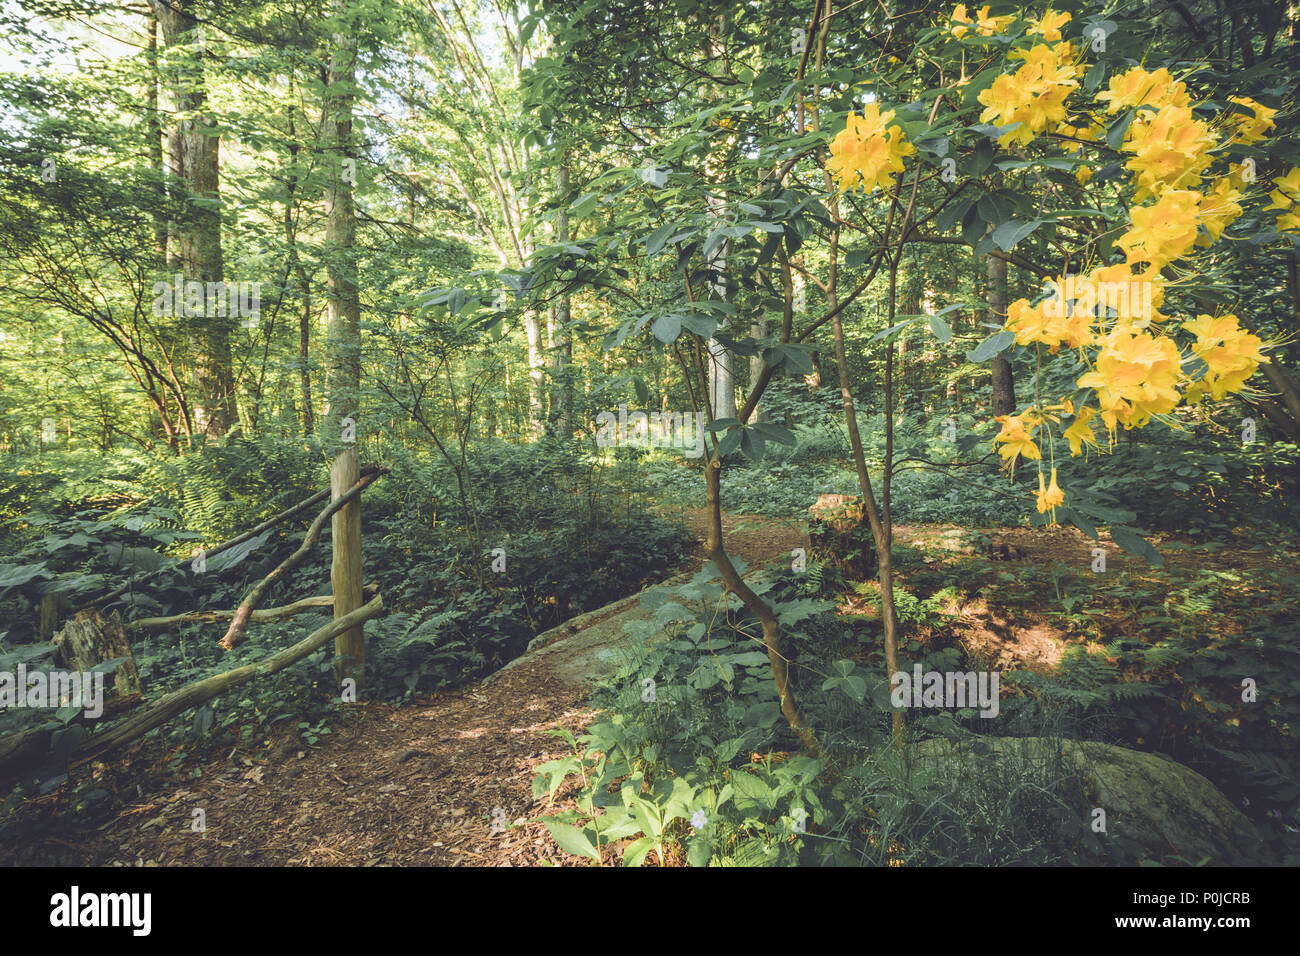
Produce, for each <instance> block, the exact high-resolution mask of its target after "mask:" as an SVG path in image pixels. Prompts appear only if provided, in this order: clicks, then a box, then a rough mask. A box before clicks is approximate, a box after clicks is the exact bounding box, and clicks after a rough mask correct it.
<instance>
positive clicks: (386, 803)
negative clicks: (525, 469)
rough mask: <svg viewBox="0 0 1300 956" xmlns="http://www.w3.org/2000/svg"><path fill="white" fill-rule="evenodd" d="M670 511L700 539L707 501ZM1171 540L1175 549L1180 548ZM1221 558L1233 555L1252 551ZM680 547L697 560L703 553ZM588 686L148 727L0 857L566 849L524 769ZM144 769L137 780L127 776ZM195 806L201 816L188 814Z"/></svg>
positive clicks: (972, 613)
mask: <svg viewBox="0 0 1300 956" xmlns="http://www.w3.org/2000/svg"><path fill="white" fill-rule="evenodd" d="M679 517H680V518H681V520H683V521H684V522H685V523H686V524H687V525H688V526H689V527H690V529H691V531H692V532H693V533H695V535H696V537H697V540H698V539H702V537H703V532H704V530H705V529H704V512H703V509H687V510H685V511H682V512H681V513H680V515H679ZM724 531H725V532H726V541H727V545H728V550H729V551H730V552H731V553H732V554H733V555H739V556H741V557H743V558H744V559H745V560H746V562H748V564H749V566H750V567H756V566H759V565H763V564H766V563H768V562H771V561H774V560H776V559H777V558H788V556H789V555H790V552H791V550H792V549H793V548H798V547H807V546H808V537H807V534H806V532H805V531H804V530H803V529H802V528H801V527H799V526H798V525H797V524H796V523H794V522H786V521H779V520H776V519H772V518H761V517H747V516H739V515H732V516H727V517H726V518H725V521H724ZM895 533H896V541H897V543H898V544H905V545H911V546H913V547H921V546H923V545H924V546H925V549H926V552H927V554H928V555H932V554H934V553H935V552H936V551H937V552H940V553H941V552H942V551H943V550H948V551H953V550H955V548H954V544H955V535H954V530H953V528H952V527H951V526H949V527H944V526H918V527H908V526H898V527H896V528H895ZM993 539H994V541H995V542H996V543H997V547H998V548H999V549H1000V548H1001V545H1002V544H1006V545H1008V548H1007V550H1006V551H1005V552H1004V554H1005V560H1006V562H1007V565H1006V566H1007V567H1008V568H1010V567H1011V566H1012V565H1014V564H1023V563H1031V562H1032V563H1034V564H1036V565H1040V566H1046V565H1048V564H1050V563H1051V562H1052V561H1053V560H1054V559H1059V558H1062V557H1068V558H1069V559H1070V560H1072V561H1074V562H1076V563H1077V560H1078V556H1079V554H1080V549H1081V548H1084V550H1083V552H1082V553H1084V554H1087V553H1088V552H1087V548H1088V547H1091V546H1092V543H1091V542H1089V541H1087V539H1085V538H1083V536H1082V535H1081V534H1080V533H1079V532H1078V531H1076V530H1075V529H1072V528H1071V529H1061V528H1057V529H1052V530H1038V531H1031V530H1030V529H1006V530H1002V531H998V532H996V533H995V534H994V535H993ZM1107 551H1108V552H1109V555H1108V560H1111V561H1114V562H1116V563H1117V564H1121V563H1123V561H1124V558H1122V557H1121V556H1120V553H1119V552H1118V550H1117V549H1116V548H1115V547H1114V545H1108V547H1107ZM1170 557H1171V558H1172V560H1173V561H1174V562H1177V561H1178V560H1180V558H1181V557H1183V556H1182V555H1173V554H1171V555H1170ZM1223 558H1224V559H1225V563H1227V562H1230V565H1229V566H1235V567H1237V568H1241V567H1243V566H1244V565H1243V561H1247V560H1248V554H1243V553H1241V552H1237V553H1234V554H1232V555H1231V557H1230V558H1229V557H1228V555H1227V554H1224V555H1223ZM927 560H935V561H938V560H942V559H941V558H927ZM1256 560H1258V558H1256ZM693 561H694V565H695V567H699V566H700V565H701V564H702V556H701V555H700V554H698V553H697V554H696V555H694V556H693ZM843 610H846V611H853V610H857V611H858V612H859V613H864V612H866V611H865V609H864V608H861V607H859V608H856V609H855V608H853V607H845V608H843ZM953 610H954V611H955V612H956V613H957V615H958V620H959V622H960V624H961V629H962V631H963V634H964V636H963V640H969V641H971V642H973V643H974V644H977V645H982V646H984V647H985V648H986V649H987V650H988V651H990V652H992V656H993V657H995V658H996V659H997V660H998V661H1000V662H1002V663H1003V664H1007V663H1015V664H1016V665H1018V666H1036V665H1037V666H1043V665H1049V666H1050V664H1052V663H1054V662H1055V660H1056V659H1057V658H1058V657H1059V655H1060V652H1061V650H1062V648H1063V646H1064V643H1065V642H1064V640H1063V639H1062V638H1063V635H1062V633H1061V632H1060V631H1059V630H1057V629H1056V628H1055V627H1054V626H1053V625H1052V624H1051V623H1049V621H1048V620H1047V619H1046V618H1044V617H1043V616H1042V615H1040V614H1034V613H1033V612H1021V611H1020V610H1019V609H1017V610H1016V611H1014V612H1008V611H1007V610H1006V609H1004V608H998V607H993V608H990V607H989V606H988V605H987V604H986V603H985V602H984V600H983V599H982V598H981V597H980V596H979V595H978V594H977V595H975V596H974V597H971V598H969V599H963V601H962V602H961V606H960V607H957V608H954V609H953ZM586 696H587V690H586V688H585V687H584V686H582V685H575V684H573V683H569V682H566V681H565V680H564V679H562V678H561V677H560V676H558V675H557V674H556V673H555V672H554V669H553V667H552V665H551V663H550V662H549V661H548V659H547V657H546V656H545V655H542V656H540V657H536V658H533V659H529V658H525V659H522V660H520V661H519V662H517V664H516V665H515V666H513V667H512V668H510V669H509V670H508V671H505V672H503V673H500V674H498V675H496V676H495V678H494V679H492V680H490V681H485V682H481V683H475V684H472V685H469V686H466V687H463V688H460V689H457V690H455V691H450V692H446V693H440V694H436V695H433V696H428V697H424V698H421V699H419V700H417V701H414V702H408V703H406V704H403V705H401V706H396V705H390V704H382V703H368V704H359V705H357V706H355V707H354V708H350V709H349V711H348V712H347V714H346V715H345V716H344V718H343V719H341V720H339V721H338V722H336V724H335V726H334V729H333V732H332V733H331V734H330V735H329V736H327V737H323V738H321V739H320V740H319V741H318V742H317V743H316V744H315V745H308V744H306V743H305V742H303V741H302V740H301V739H300V738H299V737H298V736H297V734H296V732H295V733H293V734H291V735H287V736H284V737H282V738H281V739H279V740H274V741H270V742H264V745H263V746H262V747H260V748H259V749H258V750H257V751H253V750H245V749H243V748H236V750H235V751H233V752H231V753H229V754H222V755H221V756H219V757H217V758H215V759H210V760H208V761H206V762H200V763H196V764H195V765H194V766H186V767H183V768H182V770H181V771H180V772H175V771H173V772H172V773H170V774H167V775H166V776H156V775H154V774H153V773H151V772H143V773H142V772H141V771H144V770H145V768H144V767H143V766H141V765H143V764H152V763H153V762H154V761H155V760H157V765H161V763H162V760H161V759H159V755H157V754H153V753H151V751H150V746H149V745H145V744H137V745H136V747H135V748H134V749H133V751H131V753H132V754H134V756H133V757H132V758H131V759H133V760H134V761H135V764H134V766H133V767H130V768H123V767H120V766H118V767H115V768H111V769H110V768H107V767H102V766H100V767H95V768H93V771H94V773H95V774H96V775H97V776H98V777H99V779H100V786H103V787H105V788H107V789H110V790H112V789H117V788H118V787H120V786H122V784H121V783H120V781H124V780H130V783H129V784H128V786H129V788H130V789H131V790H134V791H135V792H134V793H126V794H121V797H122V798H123V799H122V803H123V805H122V808H121V809H120V810H119V811H118V812H117V813H116V814H115V815H113V816H111V817H109V818H107V819H105V818H104V817H103V816H100V817H99V818H98V819H92V816H91V815H89V814H73V813H69V812H68V808H69V793H68V791H67V787H66V785H65V787H64V788H60V789H59V790H56V791H54V792H52V793H50V794H48V795H46V796H43V797H39V798H36V799H35V800H33V801H31V803H30V804H28V806H26V807H24V808H23V809H22V810H21V811H19V812H20V813H21V814H22V816H23V818H24V820H23V822H22V823H19V824H18V826H19V827H22V828H23V829H24V830H26V831H27V832H26V837H27V838H25V839H22V840H19V841H11V842H10V845H7V846H0V865H15V864H17V865H42V864H64V865H108V866H169V865H193V866H202V865H218V866H230V865H296V866H321V865H325V866H330V865H343V866H373V865H435V866H448V865H450V866H456V865H471V866H511V865H515V866H528V865H540V864H545V863H553V864H557V865H564V864H571V863H576V862H577V860H576V858H574V857H570V856H568V855H566V854H565V853H563V852H562V851H560V850H559V849H558V848H557V847H556V845H555V843H554V841H552V840H551V839H550V837H549V834H548V832H547V829H546V827H545V825H544V823H543V822H542V821H541V819H540V818H541V817H543V816H545V815H547V814H550V813H554V812H557V811H559V810H563V809H568V808H570V806H572V803H571V801H568V800H566V795H570V794H571V793H572V792H573V787H572V785H571V784H566V787H565V788H562V789H561V791H560V792H559V794H557V799H556V801H555V802H554V803H553V804H551V805H548V804H547V801H546V799H545V798H543V799H541V800H534V798H533V796H532V780H533V776H534V773H535V771H536V768H537V767H538V766H539V765H540V764H542V763H545V762H546V761H548V760H553V759H556V758H559V757H563V756H566V755H568V750H567V749H566V748H567V745H566V744H565V743H564V742H563V741H562V740H560V739H558V738H557V737H554V736H551V735H549V734H547V733H546V731H548V730H550V729H554V728H561V727H562V728H564V729H566V730H568V731H570V732H572V733H574V734H575V735H576V734H578V733H581V731H582V730H583V728H585V727H586V725H587V724H588V722H589V721H590V720H591V719H592V718H593V716H594V714H593V712H592V711H591V710H590V709H589V708H587V707H586V706H585V703H584V702H585V699H586ZM157 749H159V748H158V747H157V746H156V745H154V746H153V750H157ZM161 756H162V757H164V758H165V757H166V756H167V755H166V754H163V755H161ZM120 763H121V761H119V764H120ZM128 769H129V770H130V771H132V774H133V775H128V772H127V771H128ZM143 777H148V780H149V782H148V784H147V785H148V787H149V789H148V790H146V789H145V788H144V785H139V786H138V788H137V781H138V780H140V779H141V778H143ZM494 808H502V809H503V810H504V811H505V823H506V826H505V829H504V831H503V832H493V828H492V811H493V809H494ZM199 810H201V811H203V822H204V827H203V829H202V832H196V830H197V827H196V826H195V823H194V821H195V819H196V811H199ZM498 822H500V816H499V815H498Z"/></svg>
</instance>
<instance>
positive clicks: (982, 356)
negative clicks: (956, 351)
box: [966, 330, 1016, 363]
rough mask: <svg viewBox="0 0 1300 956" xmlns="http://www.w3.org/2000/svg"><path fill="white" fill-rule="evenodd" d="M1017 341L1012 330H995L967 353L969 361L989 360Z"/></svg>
mask: <svg viewBox="0 0 1300 956" xmlns="http://www.w3.org/2000/svg"><path fill="white" fill-rule="evenodd" d="M1015 341H1016V336H1015V334H1014V333H1012V332H1007V331H1006V330H1003V331H1001V332H994V333H993V334H992V335H990V336H989V337H988V338H986V339H985V340H984V341H983V342H981V343H980V344H979V345H977V346H975V348H974V350H973V351H971V352H969V353H967V355H966V358H967V360H968V361H971V362H976V363H979V362H987V361H988V360H989V359H991V358H993V356H995V355H997V354H998V353H999V352H1001V351H1002V350H1003V349H1006V348H1008V347H1009V346H1011V345H1012V343H1014V342H1015Z"/></svg>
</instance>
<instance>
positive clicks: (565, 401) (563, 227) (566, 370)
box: [548, 162, 573, 438]
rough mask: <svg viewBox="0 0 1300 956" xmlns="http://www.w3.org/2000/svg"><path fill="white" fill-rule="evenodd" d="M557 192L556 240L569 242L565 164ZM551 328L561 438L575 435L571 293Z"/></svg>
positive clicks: (554, 406)
mask: <svg viewBox="0 0 1300 956" xmlns="http://www.w3.org/2000/svg"><path fill="white" fill-rule="evenodd" d="M555 192H556V196H557V198H558V200H559V203H560V206H559V210H558V211H557V212H556V215H555V239H556V241H557V242H559V243H567V242H568V241H569V239H570V235H569V205H568V203H569V165H568V163H567V162H566V163H562V164H561V165H560V168H559V169H558V170H556V173H555ZM549 316H550V319H551V326H550V328H549V330H548V331H549V333H550V336H551V339H552V344H551V356H552V359H551V368H552V376H551V415H550V422H551V428H552V429H553V430H554V431H555V432H556V433H557V434H559V435H562V436H563V437H565V438H569V437H571V436H572V435H573V340H572V339H571V338H570V333H569V321H570V320H571V319H572V302H571V300H570V298H569V295H568V293H565V294H564V295H562V296H560V298H559V300H558V301H557V302H556V303H555V307H554V309H552V310H551V312H550V313H549Z"/></svg>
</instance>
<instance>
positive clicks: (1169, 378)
mask: <svg viewBox="0 0 1300 956" xmlns="http://www.w3.org/2000/svg"><path fill="white" fill-rule="evenodd" d="M1181 358H1182V357H1181V356H1180V355H1179V352H1178V346H1176V345H1175V344H1174V343H1173V341H1171V340H1170V339H1169V338H1168V337H1167V336H1160V337H1159V338H1157V337H1155V336H1152V335H1149V334H1148V333H1146V332H1132V331H1130V330H1129V329H1126V328H1117V329H1115V330H1114V331H1113V332H1111V333H1110V334H1109V335H1107V336H1106V338H1105V339H1104V340H1103V342H1102V349H1101V352H1100V353H1099V354H1098V356H1097V367H1096V370H1095V371H1092V372H1087V373H1086V374H1084V375H1081V376H1080V377H1079V382H1078V384H1079V387H1080V388H1092V389H1095V390H1096V392H1097V403H1098V405H1099V406H1100V407H1101V417H1102V421H1104V422H1105V423H1106V428H1107V429H1109V430H1110V431H1111V432H1114V431H1115V426H1116V424H1117V423H1119V424H1122V425H1124V427H1125V428H1140V427H1141V426H1143V425H1145V424H1146V423H1147V421H1149V420H1150V418H1151V416H1152V415H1165V414H1168V413H1169V412H1171V411H1173V410H1174V406H1176V405H1177V404H1178V402H1179V394H1178V389H1177V383H1178V379H1179V366H1180V364H1181Z"/></svg>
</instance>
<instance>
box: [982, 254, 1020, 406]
mask: <svg viewBox="0 0 1300 956" xmlns="http://www.w3.org/2000/svg"><path fill="white" fill-rule="evenodd" d="M986 261H987V267H988V280H989V288H988V303H989V321H990V322H991V323H993V324H995V325H1001V324H1002V323H1004V322H1006V319H1007V263H1006V260H1005V259H999V258H997V257H996V256H988V257H987V260H986ZM990 368H991V371H992V373H993V414H994V415H1013V414H1015V411H1016V383H1015V379H1013V378H1012V377H1011V362H1010V361H1009V360H1008V359H1007V357H1006V354H1005V353H999V354H998V355H995V356H993V361H992V362H991V363H990Z"/></svg>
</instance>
